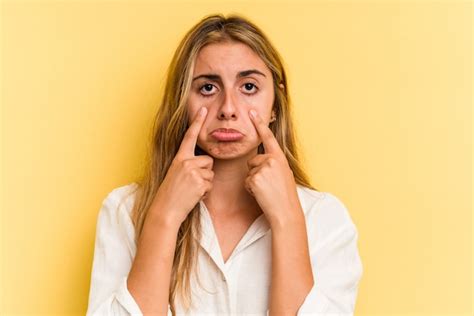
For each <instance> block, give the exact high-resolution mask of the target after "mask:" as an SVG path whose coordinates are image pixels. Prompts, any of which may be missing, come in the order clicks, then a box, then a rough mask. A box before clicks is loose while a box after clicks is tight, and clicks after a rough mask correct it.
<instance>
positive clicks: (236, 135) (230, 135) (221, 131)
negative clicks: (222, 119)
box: [211, 128, 244, 142]
mask: <svg viewBox="0 0 474 316" xmlns="http://www.w3.org/2000/svg"><path fill="white" fill-rule="evenodd" d="M211 136H212V137H214V138H215V139H217V140H218V141H224V142H229V141H238V140H240V139H242V138H243V137H244V135H243V134H242V133H241V132H239V131H238V130H236V129H233V128H218V129H215V130H213V131H212V132H211Z"/></svg>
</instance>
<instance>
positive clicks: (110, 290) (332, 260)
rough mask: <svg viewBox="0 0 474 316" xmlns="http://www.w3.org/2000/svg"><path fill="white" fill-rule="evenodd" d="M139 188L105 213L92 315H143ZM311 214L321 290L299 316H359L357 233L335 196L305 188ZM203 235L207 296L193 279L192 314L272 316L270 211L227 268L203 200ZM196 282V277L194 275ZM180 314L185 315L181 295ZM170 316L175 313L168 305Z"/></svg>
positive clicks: (115, 193)
mask: <svg viewBox="0 0 474 316" xmlns="http://www.w3.org/2000/svg"><path fill="white" fill-rule="evenodd" d="M135 185H136V183H134V182H133V183H131V184H128V185H124V186H121V187H118V188H115V189H114V190H112V191H111V192H110V193H109V194H108V195H107V196H106V198H105V199H104V201H103V204H102V207H101V209H100V211H99V214H98V220H97V227H96V237H95V238H96V239H95V249H94V259H93V263H92V274H91V285H90V292H89V305H88V310H87V315H104V316H105V315H142V312H141V310H140V308H139V306H138V304H137V302H136V301H135V300H134V298H133V296H132V295H131V294H130V292H129V291H128V289H127V277H128V273H129V271H130V268H131V266H132V262H133V259H134V257H135V253H136V245H135V243H134V234H135V232H134V231H135V230H134V227H133V224H132V220H131V217H130V214H131V209H132V206H133V201H134V195H133V194H128V193H129V192H130V189H132V188H133V187H134V186H135ZM297 192H298V196H299V199H300V203H301V206H302V209H303V212H304V214H305V220H306V227H307V233H308V245H309V252H310V259H311V265H312V271H313V277H314V281H315V282H314V286H313V288H312V289H311V291H310V292H309V293H308V295H307V296H306V298H305V300H304V302H303V304H302V306H301V307H300V309H299V310H298V313H297V315H353V312H354V307H355V302H356V297H357V291H358V284H359V281H360V279H361V277H362V270H363V269H362V262H361V259H360V257H359V252H358V246H357V240H358V231H357V229H356V226H355V225H354V223H353V221H352V219H351V217H350V214H349V213H348V210H347V208H346V207H345V205H344V204H343V203H342V202H341V201H340V200H339V199H338V198H337V197H336V196H334V195H333V194H331V193H328V192H319V191H315V190H312V189H309V188H307V187H303V186H300V185H298V186H297ZM200 211H201V224H202V232H203V237H202V239H201V241H200V245H201V247H199V253H198V272H199V273H200V280H201V282H202V285H203V286H204V287H205V289H206V290H208V291H207V292H206V291H205V290H203V289H202V288H201V287H199V285H198V284H197V283H196V280H195V279H193V278H191V286H192V289H193V290H192V292H193V296H192V301H193V303H194V304H195V306H194V309H193V310H191V314H192V315H199V314H202V315H204V314H205V315H268V302H269V294H270V282H271V265H272V262H271V260H272V256H271V238H272V236H271V235H272V234H271V229H270V225H269V223H268V221H267V220H266V217H265V215H264V214H261V215H260V216H259V217H258V218H257V219H256V220H255V221H254V222H253V223H252V225H251V226H250V227H249V229H248V230H247V232H246V233H245V235H244V236H243V237H242V239H241V240H240V242H239V243H238V245H237V246H236V248H235V249H234V250H233V253H232V254H231V256H230V257H229V259H228V260H227V261H226V263H224V260H223V256H222V254H221V250H220V246H219V243H218V240H217V237H216V233H215V231H214V226H213V224H212V220H211V218H210V216H209V212H208V210H207V208H206V205H205V204H204V202H202V201H201V202H200ZM193 277H194V276H193ZM176 312H177V314H181V315H182V314H183V313H184V312H183V309H182V307H181V305H180V301H179V297H178V302H176ZM168 315H171V311H170V309H169V307H168Z"/></svg>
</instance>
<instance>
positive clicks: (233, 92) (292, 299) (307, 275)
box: [187, 42, 314, 315]
mask: <svg viewBox="0 0 474 316" xmlns="http://www.w3.org/2000/svg"><path fill="white" fill-rule="evenodd" d="M249 69H256V70H258V71H260V72H261V73H262V74H263V75H259V74H249V75H247V76H245V77H242V78H237V74H238V73H239V72H242V71H244V70H249ZM206 74H215V75H218V76H219V79H217V80H216V79H215V78H214V79H213V80H210V78H199V79H196V80H194V81H193V84H192V88H191V93H190V96H189V98H188V100H187V106H188V112H189V114H190V115H189V117H195V115H196V113H197V112H198V111H199V110H200V108H201V107H205V108H207V115H206V117H205V119H204V121H203V122H202V123H201V124H202V125H201V126H200V130H199V132H198V133H197V136H196V137H197V138H196V143H197V144H198V145H199V147H200V148H201V149H203V150H204V151H205V152H206V153H207V154H208V155H209V156H210V157H212V159H213V164H212V171H213V178H212V180H211V181H210V182H211V183H212V187H211V189H209V190H208V192H207V193H206V196H205V198H204V199H203V200H204V202H205V203H206V206H207V207H208V209H209V212H210V213H211V216H212V217H213V218H214V219H220V220H224V221H225V220H230V219H231V218H232V217H235V216H241V217H245V216H247V217H248V215H249V214H250V215H252V214H253V215H254V216H257V215H259V214H261V212H264V213H265V216H266V218H267V219H268V221H269V223H270V226H271V229H272V262H273V263H272V286H271V293H270V306H269V313H270V315H295V314H296V312H297V311H298V309H299V307H300V306H301V304H302V303H303V301H304V299H305V297H306V295H307V294H308V293H309V291H310V289H311V287H312V286H313V284H314V280H313V275H312V270H311V262H310V258H309V251H308V241H307V233H306V223H305V218H304V213H303V210H302V208H301V205H300V202H299V198H298V194H297V190H296V183H295V181H294V176H293V172H292V170H291V168H290V167H289V164H288V161H287V160H286V156H285V154H284V153H283V151H282V150H281V148H280V146H279V144H278V142H277V140H276V138H275V137H274V135H273V133H272V131H271V130H270V129H269V127H268V125H269V123H270V118H271V116H272V112H273V109H272V106H273V102H274V93H275V91H274V88H273V87H274V86H273V79H272V75H271V72H270V70H269V69H268V67H267V66H266V65H265V64H264V62H263V61H262V60H261V59H260V57H259V56H258V55H257V54H256V53H255V52H253V51H252V50H251V49H250V48H249V47H248V46H246V45H245V44H242V43H238V42H230V43H219V44H210V45H207V46H205V47H203V48H202V49H201V50H200V52H199V54H198V56H197V59H196V64H195V69H194V73H193V78H197V77H199V76H201V75H206ZM252 84H254V85H256V87H257V88H258V89H256V87H255V86H253V85H252ZM280 88H284V87H282V86H280ZM204 95H209V96H208V97H205V96H204ZM251 110H254V111H255V115H254V116H252V115H251ZM273 113H274V112H273ZM189 123H190V124H192V121H191V120H190V121H189ZM221 127H225V128H233V129H237V130H239V131H240V132H241V133H243V134H244V135H245V136H244V138H243V139H242V140H239V141H235V142H219V141H218V140H216V139H214V138H213V137H212V136H211V135H210V133H211V132H212V131H213V130H214V129H216V128H221ZM260 143H263V146H264V148H265V154H258V146H259V144H260ZM282 192H285V194H282Z"/></svg>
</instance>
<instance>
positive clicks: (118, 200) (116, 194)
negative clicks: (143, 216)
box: [102, 182, 138, 214]
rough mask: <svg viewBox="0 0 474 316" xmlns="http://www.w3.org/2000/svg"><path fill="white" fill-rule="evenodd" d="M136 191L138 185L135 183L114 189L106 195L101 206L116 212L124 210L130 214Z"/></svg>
mask: <svg viewBox="0 0 474 316" xmlns="http://www.w3.org/2000/svg"><path fill="white" fill-rule="evenodd" d="M137 189H138V184H137V183H135V182H132V183H129V184H126V185H122V186H119V187H116V188H114V189H112V190H111V191H109V193H107V195H106V196H105V198H104V200H103V202H102V204H107V205H109V206H112V207H113V208H115V209H116V210H117V209H121V210H125V211H126V213H128V214H130V211H131V209H132V207H133V203H134V201H135V193H136V190H137Z"/></svg>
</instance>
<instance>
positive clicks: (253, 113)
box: [250, 110, 257, 118]
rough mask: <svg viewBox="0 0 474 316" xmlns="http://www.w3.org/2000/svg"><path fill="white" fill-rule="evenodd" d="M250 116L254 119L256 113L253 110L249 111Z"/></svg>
mask: <svg viewBox="0 0 474 316" xmlns="http://www.w3.org/2000/svg"><path fill="white" fill-rule="evenodd" d="M250 115H251V116H252V117H253V118H255V116H256V115H257V112H255V110H250Z"/></svg>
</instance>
